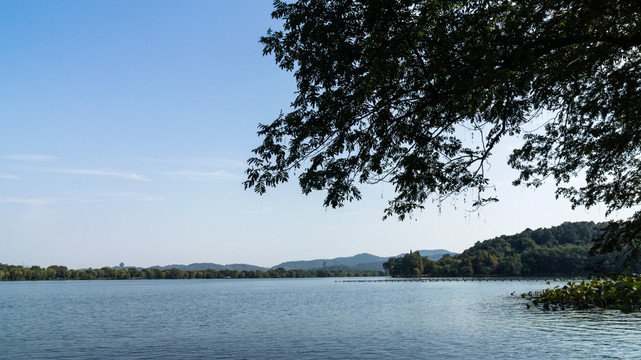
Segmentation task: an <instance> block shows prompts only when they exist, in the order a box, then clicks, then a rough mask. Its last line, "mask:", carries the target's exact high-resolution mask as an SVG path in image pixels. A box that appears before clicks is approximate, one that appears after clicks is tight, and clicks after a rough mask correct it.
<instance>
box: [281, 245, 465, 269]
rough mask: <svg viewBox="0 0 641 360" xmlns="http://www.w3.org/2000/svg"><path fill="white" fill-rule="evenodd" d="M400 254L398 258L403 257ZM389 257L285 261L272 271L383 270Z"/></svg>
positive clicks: (436, 253)
mask: <svg viewBox="0 0 641 360" xmlns="http://www.w3.org/2000/svg"><path fill="white" fill-rule="evenodd" d="M419 252H420V253H421V255H422V256H427V257H428V258H429V259H430V260H438V259H440V258H442V257H443V255H446V254H449V255H456V253H454V252H451V251H447V250H441V249H439V250H419ZM403 255H405V254H401V255H398V256H403ZM389 258H390V257H389V256H388V257H382V256H376V255H372V254H367V253H362V254H358V255H354V256H350V257H339V258H334V259H315V260H299V261H287V262H284V263H281V264H278V265H276V266H273V267H272V269H277V268H280V267H282V268H284V269H285V270H314V269H327V270H331V269H337V268H340V269H344V270H353V271H367V270H383V263H384V262H386V261H387V260H388V259H389Z"/></svg>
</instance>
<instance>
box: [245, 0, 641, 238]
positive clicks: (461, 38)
mask: <svg viewBox="0 0 641 360" xmlns="http://www.w3.org/2000/svg"><path fill="white" fill-rule="evenodd" d="M274 6H275V10H274V12H273V14H272V16H273V17H274V18H276V19H281V20H283V29H282V30H279V31H273V30H271V29H270V30H269V31H268V32H267V34H266V35H265V36H264V37H262V38H261V43H262V44H263V45H264V54H273V55H274V56H275V60H276V63H277V64H278V65H279V66H280V67H281V68H283V69H285V70H287V71H292V72H293V73H294V76H295V78H296V83H297V93H296V97H295V99H294V100H293V102H292V104H291V111H290V112H288V113H281V115H280V116H279V117H278V118H277V119H276V120H275V121H274V122H272V123H271V124H269V125H262V124H261V125H259V132H258V134H259V136H260V137H262V140H263V142H262V144H261V145H260V146H259V147H257V148H256V149H254V153H255V157H253V158H251V159H249V161H248V164H249V167H248V170H247V175H248V178H247V180H246V181H245V183H244V185H245V188H253V189H254V190H255V191H256V192H258V193H260V194H262V193H264V192H265V191H266V189H267V187H269V186H276V185H277V184H279V183H282V182H285V181H288V180H289V177H290V174H292V173H293V172H294V171H296V172H297V173H298V174H299V175H298V180H299V183H300V186H301V188H302V190H303V193H305V194H308V193H310V192H311V191H314V190H325V191H326V192H327V196H326V198H325V201H324V205H325V206H332V207H338V206H342V205H343V204H344V203H345V202H346V201H352V200H355V199H356V200H357V199H360V198H361V192H360V191H359V184H372V183H377V182H381V181H385V182H390V183H392V184H394V186H395V194H394V197H393V199H391V200H390V201H389V206H388V207H387V208H386V209H385V217H388V216H394V215H395V216H398V217H399V218H400V219H403V218H404V217H405V216H406V215H408V214H411V213H412V212H413V211H415V210H416V209H422V208H423V207H424V203H425V202H426V201H427V200H428V199H430V198H436V199H443V198H445V197H447V196H451V195H453V194H454V195H455V194H459V193H462V192H464V191H467V190H472V191H473V192H474V193H475V201H474V203H473V206H480V205H483V204H485V203H487V202H490V201H495V200H496V199H495V198H493V197H492V196H487V195H486V194H485V192H486V190H487V189H488V188H489V187H490V186H491V183H490V180H489V179H488V178H487V176H486V169H487V164H488V159H489V157H490V155H491V153H492V150H493V149H494V147H495V146H496V144H497V143H498V142H499V141H500V140H501V139H502V138H504V137H505V136H513V135H517V134H520V133H521V132H522V127H523V125H525V124H527V123H530V122H531V121H532V120H533V119H534V118H536V117H538V116H541V115H542V114H543V115H546V114H552V115H549V117H550V118H549V119H548V121H547V122H546V124H545V126H544V127H543V128H542V129H541V130H540V131H538V132H535V133H525V134H522V137H523V139H524V140H525V141H524V145H523V146H522V147H521V148H519V149H516V150H514V152H513V153H512V155H511V156H510V159H509V164H510V165H511V166H512V167H513V168H515V169H517V170H519V171H520V176H519V178H518V179H516V180H515V181H514V183H515V185H516V184H525V185H527V186H539V185H540V184H541V183H542V182H543V181H544V180H545V179H548V178H552V179H554V181H555V182H556V185H557V196H562V197H566V198H568V199H569V200H570V201H571V202H572V204H573V205H574V206H577V205H584V206H586V207H589V206H592V205H595V204H597V203H604V204H606V206H607V211H608V213H610V212H612V211H615V210H619V209H622V208H628V207H634V206H636V205H638V204H639V203H641V101H640V100H641V98H640V93H641V54H640V52H639V45H641V2H638V1H621V0H587V1H586V0H554V1H546V0H523V1H508V0H483V1H481V0H478V1H461V0H432V1H429V0H369V1H358V0H333V1H326V0H322V1H316V0H300V1H297V2H295V3H285V2H282V1H278V0H277V1H275V3H274ZM470 133H472V134H474V136H473V137H472V138H473V140H469V138H470V136H469V134H470ZM462 134H465V135H466V136H465V137H462V136H461V135H462ZM465 139H468V140H465ZM583 175H585V185H582V186H574V185H573V184H572V182H571V181H572V180H573V179H574V178H575V177H577V176H583ZM640 218H641V215H639V214H638V213H637V215H636V217H635V218H633V219H631V220H629V221H633V220H635V219H636V221H637V222H638V221H639V219H640ZM629 221H628V222H625V224H627V225H630V222H629ZM621 224H623V223H621ZM625 224H623V225H625ZM637 227H639V224H638V223H637ZM624 230H625V229H623V230H622V229H621V228H619V234H621V233H626V234H627V233H629V232H630V231H628V232H626V231H624ZM628 230H629V229H628ZM613 234H614V233H613ZM635 236H636V238H635V239H636V240H635V241H637V242H639V241H641V239H640V237H639V236H640V235H638V233H637V235H635ZM614 237H617V236H614ZM619 238H621V237H620V236H619ZM627 241H631V240H629V238H628V240H627ZM617 244H618V245H617ZM606 245H607V244H606ZM619 245H621V241H616V242H615V243H612V244H610V245H607V246H605V245H604V246H605V248H604V249H602V250H607V249H606V248H616V247H617V246H619ZM628 245H629V244H628Z"/></svg>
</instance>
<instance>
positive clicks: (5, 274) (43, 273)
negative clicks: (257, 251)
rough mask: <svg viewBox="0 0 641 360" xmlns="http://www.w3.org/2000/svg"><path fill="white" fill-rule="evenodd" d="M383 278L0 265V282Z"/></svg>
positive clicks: (281, 270) (282, 272) (271, 271)
mask: <svg viewBox="0 0 641 360" xmlns="http://www.w3.org/2000/svg"><path fill="white" fill-rule="evenodd" d="M371 276H386V272H385V271H383V270H369V271H346V270H323V269H317V270H285V269H284V268H278V269H269V270H266V271H263V270H243V271H239V270H214V269H207V270H182V269H178V268H171V269H165V270H160V269H155V268H146V269H137V268H135V267H129V268H110V267H107V266H106V267H102V268H100V269H92V268H89V269H81V270H74V269H68V268H67V267H66V266H58V265H52V266H49V267H47V268H41V267H39V266H32V267H30V268H27V267H22V266H19V265H6V264H0V281H37V280H162V279H168V280H169V279H278V278H317V277H371Z"/></svg>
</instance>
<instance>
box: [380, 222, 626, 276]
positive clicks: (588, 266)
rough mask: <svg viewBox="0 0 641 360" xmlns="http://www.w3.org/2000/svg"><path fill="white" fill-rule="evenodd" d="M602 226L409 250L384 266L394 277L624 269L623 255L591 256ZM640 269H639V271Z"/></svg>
mask: <svg viewBox="0 0 641 360" xmlns="http://www.w3.org/2000/svg"><path fill="white" fill-rule="evenodd" d="M602 226H603V224H595V223H593V222H575V223H569V222H568V223H564V224H562V225H560V226H556V227H552V228H548V229H537V230H531V229H526V230H525V231H523V232H521V233H519V234H515V235H510V236H499V237H496V238H493V239H490V240H485V241H483V242H477V243H476V244H474V246H472V247H471V248H469V249H467V250H465V251H464V252H463V253H461V254H458V255H455V256H449V255H445V256H444V257H443V258H441V259H440V260H438V261H432V260H430V259H428V258H427V257H422V256H421V255H420V254H419V253H418V252H412V251H410V252H409V253H408V254H406V255H404V256H403V257H396V258H390V259H389V260H388V261H387V262H386V263H384V264H383V267H384V268H385V270H387V271H388V272H389V274H390V275H391V276H396V277H416V276H550V275H551V276H586V275H592V274H610V273H613V272H615V271H617V270H619V269H620V265H621V264H620V260H621V259H620V256H619V255H620V254H618V253H610V254H602V255H590V253H589V252H590V247H591V246H592V242H593V239H595V238H598V237H599V236H600V235H601V232H602V230H601V229H602ZM637 270H638V269H637Z"/></svg>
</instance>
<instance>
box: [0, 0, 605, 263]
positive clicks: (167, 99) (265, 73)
mask: <svg viewBox="0 0 641 360" xmlns="http://www.w3.org/2000/svg"><path fill="white" fill-rule="evenodd" d="M271 9H272V4H271V1H251V2H250V1H228V0H221V1H196V0H194V1H136V2H132V1H4V2H0V48H2V52H1V53H0V79H1V85H0V244H1V245H2V246H1V248H0V263H8V264H15V265H23V264H24V265H28V266H30V265H40V266H48V265H52V264H59V265H66V266H68V267H70V268H82V267H102V266H113V265H115V264H118V263H120V262H124V263H125V264H126V265H136V266H145V267H146V266H152V265H165V264H173V263H184V264H187V263H193V262H215V263H221V264H230V263H250V264H255V265H260V266H273V265H276V264H278V263H280V262H283V261H287V260H298V259H313V258H333V257H338V256H350V255H354V254H357V253H361V252H369V253H372V254H375V255H379V256H391V255H396V254H399V253H402V252H406V251H408V250H410V249H436V248H445V249H448V250H451V251H457V252H460V251H462V250H464V249H466V248H468V247H469V246H471V245H473V244H474V243H475V242H476V241H479V240H484V239H486V238H490V237H494V236H498V235H501V234H512V233H515V232H519V231H522V230H523V229H525V228H527V227H530V228H538V227H549V226H554V225H558V224H561V223H562V222H564V221H578V220H594V221H602V220H603V219H604V216H603V213H604V212H605V207H595V208H593V209H590V211H587V210H585V209H582V208H580V209H577V210H574V211H573V210H571V209H570V206H569V204H568V202H567V201H563V200H554V194H553V188H552V187H551V186H545V187H544V188H541V189H538V190H536V191H533V190H531V189H524V188H513V187H512V186H510V185H509V183H510V181H511V180H512V179H513V178H514V177H515V176H516V175H515V172H514V171H512V170H510V169H509V168H507V166H505V165H504V163H505V160H506V156H507V154H508V153H509V150H510V149H511V148H512V147H514V146H516V145H517V144H518V139H512V140H508V141H506V142H504V144H502V149H500V150H499V151H498V152H497V153H496V154H495V158H494V160H493V162H492V163H493V167H492V169H491V172H490V175H491V176H492V179H493V180H494V181H495V183H496V185H497V189H496V192H497V195H498V196H499V198H500V199H501V201H500V202H499V203H497V204H493V205H490V206H488V207H485V208H483V209H481V210H480V211H478V212H475V213H469V212H467V211H465V204H464V197H460V198H459V199H452V200H451V201H449V202H447V203H444V204H443V206H442V207H441V208H440V209H439V208H438V207H437V206H436V205H431V204H429V205H428V206H427V208H426V210H425V211H424V212H422V213H419V214H417V215H416V216H415V218H414V219H412V220H406V221H405V222H398V221H396V220H395V219H391V220H387V221H384V222H383V221H381V217H382V215H383V211H382V210H383V208H384V207H385V205H386V201H387V200H388V199H389V198H390V197H391V196H392V195H393V187H392V186H391V185H377V186H370V187H365V188H364V189H363V190H364V194H365V199H364V200H363V201H361V202H358V203H352V204H348V205H347V206H346V207H344V208H341V209H338V210H333V209H325V208H323V207H322V194H312V195H311V196H307V197H306V196H304V195H302V194H301V192H300V190H299V189H298V187H297V185H296V183H295V182H294V183H290V184H287V185H285V186H282V187H280V188H278V189H274V190H271V191H269V192H268V194H267V195H265V196H258V195H256V194H254V193H253V192H251V191H244V190H243V187H242V184H241V183H242V181H243V180H244V170H245V161H246V159H247V158H249V157H250V156H251V149H253V148H255V147H256V146H257V145H259V142H260V139H259V138H258V137H257V135H256V129H257V124H258V123H269V122H270V121H272V120H273V119H275V118H276V117H277V115H278V113H279V112H280V111H281V110H284V111H286V110H287V108H288V105H289V103H290V102H291V100H292V99H293V96H294V95H293V94H294V91H295V83H294V81H293V78H292V74H291V73H286V72H284V71H282V70H280V69H279V68H278V67H277V66H276V65H275V64H274V60H273V58H272V57H270V56H266V57H263V56H262V47H261V45H260V44H259V43H258V40H259V38H260V36H261V35H263V34H264V33H265V31H266V30H267V29H268V28H269V27H272V28H278V26H279V24H278V23H277V22H274V21H273V20H272V19H271V16H270V14H271ZM468 203H469V202H468Z"/></svg>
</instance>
